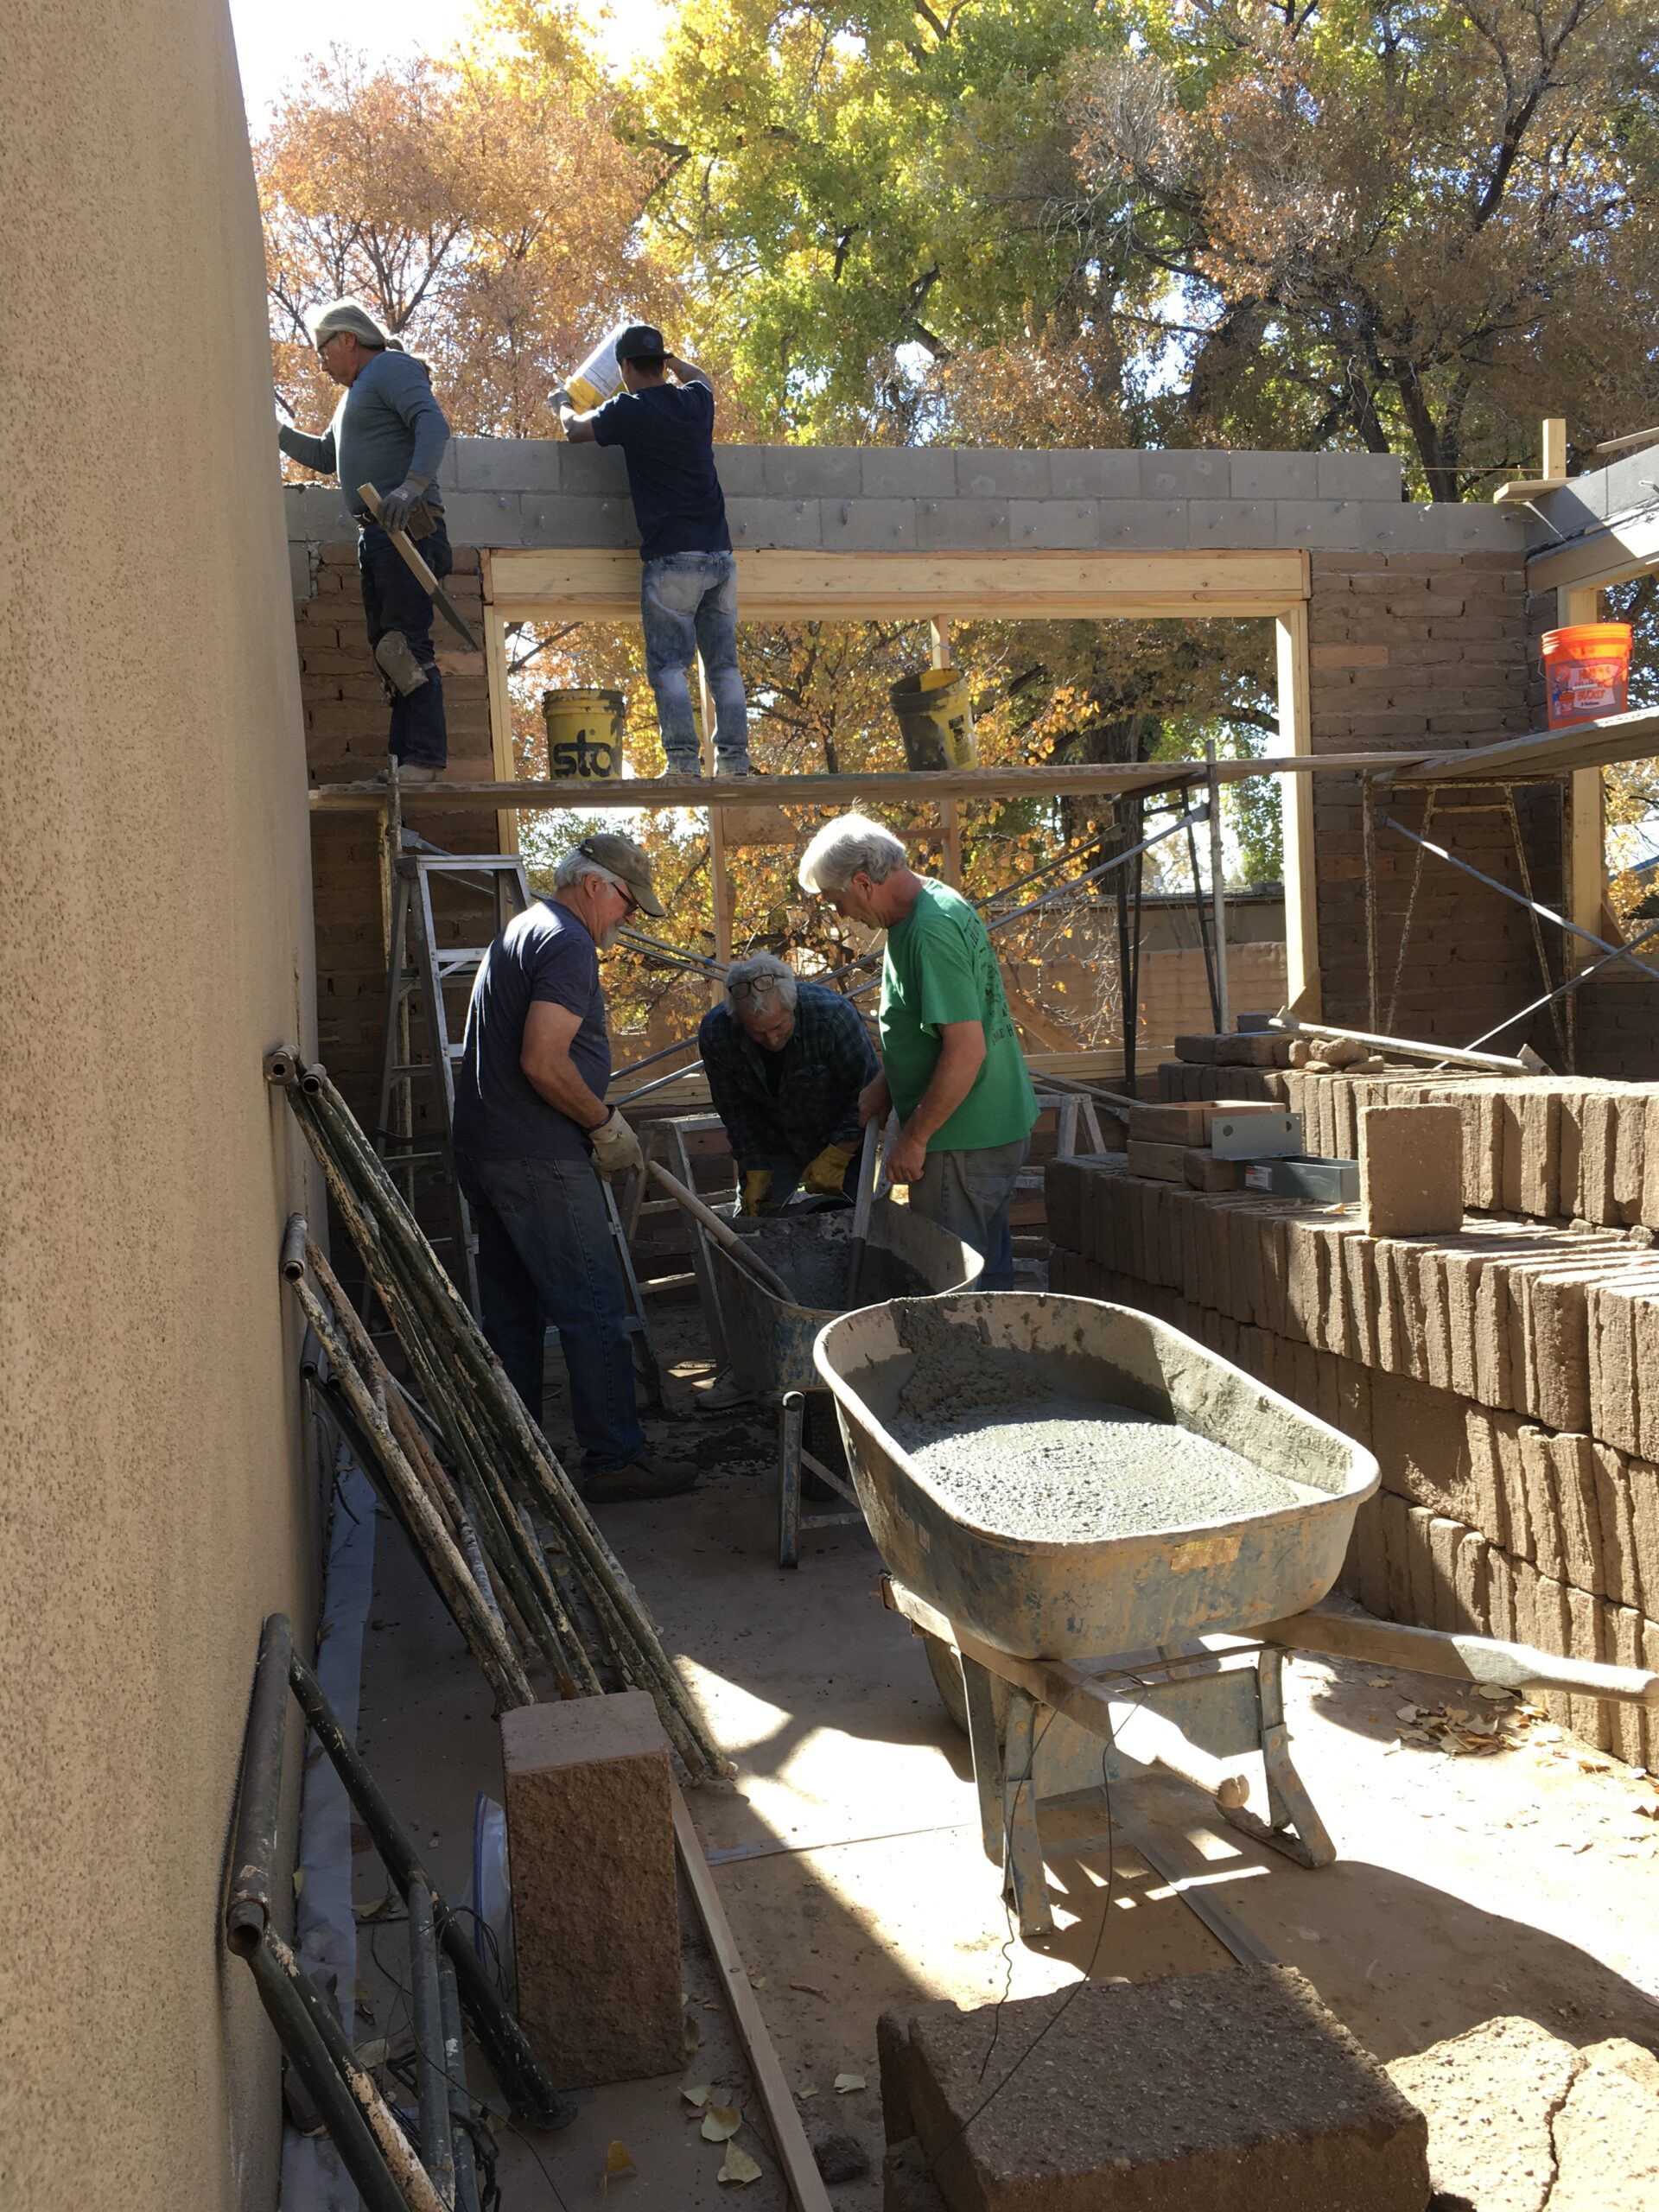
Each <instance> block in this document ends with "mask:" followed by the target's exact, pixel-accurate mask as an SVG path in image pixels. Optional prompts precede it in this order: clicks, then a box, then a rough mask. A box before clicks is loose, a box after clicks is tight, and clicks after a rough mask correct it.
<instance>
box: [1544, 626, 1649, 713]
mask: <svg viewBox="0 0 1659 2212" xmlns="http://www.w3.org/2000/svg"><path fill="white" fill-rule="evenodd" d="M1629 684H1630V624H1629V623H1628V622H1575V623H1573V625H1572V626H1571V628H1569V629H1566V630H1546V631H1545V632H1544V689H1545V690H1546V692H1547V693H1548V699H1549V726H1550V728H1551V729H1565V728H1567V727H1568V725H1569V724H1571V723H1573V722H1592V721H1597V720H1598V719H1599V717H1600V716H1601V715H1622V714H1623V713H1624V709H1625V706H1626V704H1627V702H1628V688H1629Z"/></svg>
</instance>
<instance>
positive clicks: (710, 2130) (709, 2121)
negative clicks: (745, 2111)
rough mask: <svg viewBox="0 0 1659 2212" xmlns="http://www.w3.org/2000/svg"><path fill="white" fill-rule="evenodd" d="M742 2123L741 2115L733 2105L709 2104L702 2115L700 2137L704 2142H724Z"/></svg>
mask: <svg viewBox="0 0 1659 2212" xmlns="http://www.w3.org/2000/svg"><path fill="white" fill-rule="evenodd" d="M742 2125H743V2115H742V2113H741V2112H739V2110H738V2108H737V2107H736V2106H735V2105H710V2106H709V2109H708V2111H707V2112H706V2113H704V2114H703V2115H702V2139H703V2141H704V2142H705V2143H725V2142H728V2141H729V2140H730V2139H731V2138H732V2137H733V2136H734V2135H735V2134H736V2133H737V2131H738V2129H739V2128H740V2127H741V2126H742Z"/></svg>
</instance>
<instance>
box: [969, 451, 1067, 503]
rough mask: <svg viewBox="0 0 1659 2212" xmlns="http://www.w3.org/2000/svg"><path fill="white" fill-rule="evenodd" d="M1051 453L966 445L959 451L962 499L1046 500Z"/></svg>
mask: <svg viewBox="0 0 1659 2212" xmlns="http://www.w3.org/2000/svg"><path fill="white" fill-rule="evenodd" d="M1048 493H1049V468H1048V455H1047V454H1046V453H1027V452H1023V451H1021V450H1020V448H1015V447H1011V448H1007V450H1006V451H1005V450H1002V449H1001V448H996V447H979V448H961V449H959V450H958V452H957V498H958V499H990V500H996V501H1001V500H1005V499H1046V498H1047V497H1048Z"/></svg>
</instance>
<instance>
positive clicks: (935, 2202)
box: [881, 2135, 950, 2212]
mask: <svg viewBox="0 0 1659 2212" xmlns="http://www.w3.org/2000/svg"><path fill="white" fill-rule="evenodd" d="M881 2212H950V2207H949V2206H948V2205H947V2204H946V2202H945V2201H944V2192H943V2191H942V2190H941V2189H940V2187H939V2184H938V2182H936V2181H935V2180H934V2178H933V2169H932V2167H931V2166H930V2165H929V2164H928V2163H927V2153H926V2152H925V2151H924V2150H923V2148H922V2146H921V2145H920V2144H919V2143H918V2141H917V2140H916V2139H915V2137H914V2136H913V2135H912V2136H908V2137H906V2139H904V2140H903V2141H902V2142H899V2143H893V2144H890V2145H888V2148H887V2152H886V2155H885V2156H884V2157H883V2158H882V2160H881Z"/></svg>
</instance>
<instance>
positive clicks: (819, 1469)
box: [703, 1198, 985, 1567]
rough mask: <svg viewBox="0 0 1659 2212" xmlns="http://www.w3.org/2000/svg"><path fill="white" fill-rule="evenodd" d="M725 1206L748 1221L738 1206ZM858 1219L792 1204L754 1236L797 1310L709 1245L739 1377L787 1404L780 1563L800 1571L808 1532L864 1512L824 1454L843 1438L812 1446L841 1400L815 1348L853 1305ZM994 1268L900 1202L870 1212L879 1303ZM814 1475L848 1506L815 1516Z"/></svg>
mask: <svg viewBox="0 0 1659 2212" xmlns="http://www.w3.org/2000/svg"><path fill="white" fill-rule="evenodd" d="M717 1211H720V1212H721V1215H722V1216H723V1217H726V1218H727V1219H728V1220H732V1222H733V1225H734V1227H735V1226H737V1225H738V1224H737V1221H736V1219H735V1218H734V1208H732V1207H729V1206H728V1207H721V1208H719V1209H717ZM852 1219H853V1216H852V1211H851V1209H850V1208H847V1207H842V1208H840V1209H838V1210H836V1211H829V1212H819V1211H808V1210H806V1209H804V1208H802V1209H798V1210H796V1209H788V1210H785V1211H783V1212H781V1213H777V1214H771V1215H766V1216H763V1217H762V1218H761V1220H760V1224H759V1225H758V1226H757V1227H755V1228H753V1229H752V1230H746V1231H745V1236H744V1242H745V1243H747V1244H749V1245H752V1246H753V1249H754V1250H755V1251H756V1252H757V1253H758V1254H759V1255H760V1258H761V1259H763V1260H764V1261H766V1263H767V1265H768V1266H769V1267H770V1268H772V1269H773V1270H774V1272H775V1273H777V1274H779V1275H781V1276H782V1278H783V1279H784V1281H785V1282H787V1283H789V1284H790V1285H791V1287H792V1288H794V1289H795V1290H796V1291H797V1292H798V1295H799V1300H800V1302H799V1303H798V1304H796V1305H786V1304H785V1301H784V1300H782V1299H781V1298H779V1297H777V1296H775V1295H774V1294H773V1293H772V1292H771V1291H769V1290H768V1289H767V1288H766V1286H765V1285H764V1284H763V1283H761V1282H760V1281H758V1280H757V1279H756V1277H755V1276H753V1274H750V1273H749V1271H748V1270H747V1268H745V1267H744V1266H743V1265H742V1263H741V1261H738V1260H735V1259H734V1258H733V1256H732V1255H731V1254H730V1253H729V1252H728V1251H727V1250H726V1249H724V1248H723V1247H722V1246H721V1245H720V1244H717V1243H715V1240H714V1238H713V1237H712V1236H709V1237H705V1238H704V1239H703V1250H704V1253H705V1255H706V1256H707V1260H708V1266H709V1278H710V1281H711V1283H712V1286H713V1290H714V1294H715V1298H716V1299H717V1300H718V1301H719V1306H720V1319H721V1332H722V1333H723V1335H724V1337H725V1339H726V1350H727V1354H728V1357H729V1359H730V1361H731V1365H732V1372H733V1374H734V1376H735V1377H736V1379H737V1382H738V1383H739V1384H740V1386H741V1388H742V1389H745V1390H747V1391H748V1392H749V1393H750V1394H751V1395H753V1396H754V1397H757V1398H760V1399H761V1400H763V1401H765V1402H768V1403H776V1405H777V1407H778V1410H779V1440H778V1563H779V1566H780V1567H795V1566H798V1564H799V1560H800V1536H801V1532H802V1530H803V1529H806V1530H811V1529H833V1528H839V1527H842V1526H845V1525H846V1524H848V1523H849V1522H858V1521H861V1520H862V1519H863V1517H864V1516H863V1514H862V1512H861V1510H859V1507H860V1500H859V1499H858V1498H857V1497H855V1495H854V1493H853V1491H851V1490H849V1488H848V1484H847V1478H846V1475H845V1474H844V1473H843V1472H842V1471H841V1470H839V1469H838V1468H836V1467H833V1466H831V1465H829V1464H828V1462H827V1461H826V1459H824V1458H823V1456H822V1450H823V1449H827V1450H830V1451H833V1448H834V1447H833V1436H831V1437H830V1438H829V1439H825V1440H823V1446H822V1448H821V1451H820V1452H813V1451H811V1450H810V1449H809V1448H808V1446H807V1443H806V1425H807V1421H808V1418H809V1415H810V1413H811V1412H813V1411H815V1410H816V1409H817V1408H823V1410H824V1411H825V1413H826V1414H827V1413H828V1408H829V1398H828V1395H827V1393H826V1392H825V1389H824V1386H823V1382H822V1381H821V1379H820V1377H819V1375H818V1371H817V1369H816V1368H815V1367H814V1365H813V1363H812V1346H813V1343H814V1341H815V1339H816V1338H817V1334H818V1332H819V1331H820V1330H821V1329H822V1328H823V1325H824V1323H825V1322H826V1321H829V1320H832V1319H834V1318H835V1316H836V1314H837V1313H841V1312H842V1310H843V1308H844V1306H845V1304H846V1297H845V1285H846V1280H847V1272H848V1264H849V1259H850V1256H851V1247H850V1243H849V1236H850V1232H851V1225H852ZM984 1265H985V1262H984V1261H983V1260H982V1258H981V1256H980V1255H979V1254H978V1253H977V1252H976V1251H975V1250H974V1249H973V1247H972V1246H971V1245H970V1244H964V1243H963V1242H962V1240H961V1238H960V1237H957V1236H951V1235H950V1233H949V1231H948V1230H943V1229H941V1228H940V1227H939V1226H938V1224H937V1223H936V1222H931V1221H926V1220H924V1219H923V1217H922V1216H921V1215H920V1214H918V1213H915V1212H912V1210H911V1208H910V1207H909V1206H907V1205H905V1206H901V1205H894V1204H893V1201H892V1199H891V1198H878V1199H877V1200H876V1201H875V1203H874V1205H873V1206H872V1207H871V1209H870V1226H869V1236H868V1243H867V1245H866V1247H865V1255H864V1262H863V1266H862V1268H861V1273H860V1276H859V1285H860V1294H861V1296H863V1297H868V1298H871V1299H882V1298H891V1297H894V1296H898V1295H906V1294H907V1295H910V1296H912V1297H915V1296H921V1297H927V1296H931V1295H932V1294H935V1293H938V1292H941V1291H947V1290H957V1289H967V1288H971V1287H972V1286H973V1285H974V1284H975V1283H976V1282H977V1281H978V1280H979V1277H980V1274H981V1273H982V1270H983V1268H984ZM803 1469H807V1470H810V1472H811V1473H813V1474H815V1475H817V1477H818V1478H819V1480H820V1481H822V1482H823V1483H825V1484H828V1485H829V1488H830V1489H831V1490H832V1491H835V1492H836V1495H837V1496H838V1497H841V1498H842V1499H844V1500H845V1502H846V1503H845V1507H844V1508H843V1509H842V1510H837V1511H833V1512H829V1513H804V1512H803V1511H802V1510H801V1477H802V1471H803Z"/></svg>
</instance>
